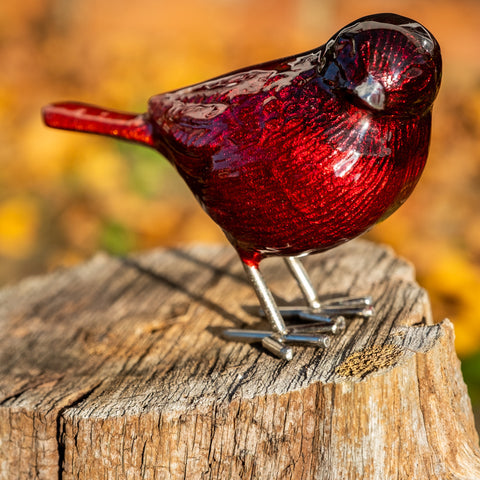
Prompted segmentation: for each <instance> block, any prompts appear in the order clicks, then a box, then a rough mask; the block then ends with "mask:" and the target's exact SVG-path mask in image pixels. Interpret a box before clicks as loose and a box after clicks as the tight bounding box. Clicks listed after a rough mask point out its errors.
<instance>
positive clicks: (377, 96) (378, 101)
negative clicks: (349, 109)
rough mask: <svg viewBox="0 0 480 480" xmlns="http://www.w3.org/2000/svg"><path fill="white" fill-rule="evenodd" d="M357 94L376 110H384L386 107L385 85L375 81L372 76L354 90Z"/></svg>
mask: <svg viewBox="0 0 480 480" xmlns="http://www.w3.org/2000/svg"><path fill="white" fill-rule="evenodd" d="M353 91H354V92H355V94H356V95H357V96H358V98H360V100H362V101H363V102H364V103H366V104H367V105H368V106H369V107H371V108H373V109H374V110H382V109H383V107H384V106H385V89H384V87H383V85H382V84H381V83H380V82H379V81H378V80H375V78H373V77H372V76H371V75H370V74H369V75H368V76H367V78H366V79H365V80H364V81H363V82H362V83H361V84H360V85H358V86H357V87H355V89H354V90H353Z"/></svg>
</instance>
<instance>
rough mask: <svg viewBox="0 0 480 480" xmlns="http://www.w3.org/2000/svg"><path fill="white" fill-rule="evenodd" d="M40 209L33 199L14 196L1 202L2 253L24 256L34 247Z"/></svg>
mask: <svg viewBox="0 0 480 480" xmlns="http://www.w3.org/2000/svg"><path fill="white" fill-rule="evenodd" d="M37 230H38V210H37V206H36V205H35V203H34V201H33V200H32V199H29V198H26V197H14V198H11V199H8V200H7V201H5V202H3V203H2V204H0V255H3V256H6V257H14V258H23V257H25V256H27V255H28V254H29V253H30V252H31V251H32V250H33V248H34V246H35V242H36V237H37Z"/></svg>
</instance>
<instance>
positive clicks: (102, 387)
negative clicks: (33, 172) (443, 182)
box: [0, 240, 480, 480]
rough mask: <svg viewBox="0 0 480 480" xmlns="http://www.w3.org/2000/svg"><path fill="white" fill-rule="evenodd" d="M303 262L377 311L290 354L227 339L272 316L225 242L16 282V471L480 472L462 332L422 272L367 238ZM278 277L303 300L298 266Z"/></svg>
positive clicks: (3, 376)
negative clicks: (419, 277) (369, 300)
mask: <svg viewBox="0 0 480 480" xmlns="http://www.w3.org/2000/svg"><path fill="white" fill-rule="evenodd" d="M305 263H306V265H307V268H308V270H309V272H310V273H311V276H312V278H313V280H314V282H315V283H316V285H317V286H318V290H319V292H320V294H321V295H328V294H332V293H348V294H351V295H364V294H371V295H373V297H374V301H375V306H376V311H377V313H376V315H375V317H373V318H371V319H368V320H365V319H359V318H358V319H353V320H350V321H348V326H347V331H346V333H345V334H344V335H341V336H334V337H332V345H331V346H330V347H329V348H328V349H327V350H318V349H314V348H304V347H298V348H296V349H295V352H294V358H293V360H292V361H290V362H285V361H282V360H279V359H277V358H275V357H273V356H272V355H270V354H269V353H268V352H266V351H264V350H263V349H262V348H261V346H260V345H256V344H255V345H246V344H240V343H234V342H226V341H225V340H223V339H222V338H221V335H220V333H221V329H222V328H229V327H236V328H238V327H243V326H247V327H250V328H255V327H256V326H257V325H258V326H260V323H261V320H260V319H259V318H257V317H256V316H255V315H254V314H252V312H253V311H254V310H255V308H254V307H256V305H257V303H256V298H255V296H254V294H253V290H252V289H251V288H250V286H249V285H248V284H247V283H246V280H245V278H244V276H243V271H242V267H241V264H240V261H239V260H238V258H237V256H236V254H235V253H234V251H233V250H232V249H231V248H230V247H227V246H218V247H217V246H194V247H191V248H182V249H167V250H155V251H152V252H148V253H146V254H142V255H138V256H132V257H128V258H125V259H122V258H115V257H110V256H107V255H103V254H101V255H98V256H96V257H95V258H94V259H92V260H91V261H89V262H88V263H86V264H83V265H81V266H79V267H77V268H73V269H68V270H63V271H58V272H55V273H52V274H50V275H47V276H43V277H38V278H30V279H26V280H24V281H23V282H21V283H20V284H18V285H16V286H12V287H7V288H4V289H3V290H1V291H0V478H1V479H13V478H15V479H17V478H20V479H32V478H39V479H58V478H62V479H85V480H96V479H140V478H141V479H177V478H182V479H183V478H187V479H229V478H232V479H275V480H277V479H382V480H383V479H409V480H411V479H422V480H425V479H476V478H480V451H479V447H478V437H477V433H476V431H475V427H474V420H473V415H472V409H471V405H470V401H469V398H468V395H467V389H466V386H465V384H464V382H463V379H462V376H461V373H460V365H459V361H458V359H457V357H456V354H455V351H454V347H453V328H452V324H451V323H450V322H449V321H448V320H445V321H443V322H441V323H437V324H435V323H434V322H433V321H432V316H431V313H430V306H429V301H428V297H427V295H426V293H425V292H424V291H423V290H422V289H421V288H420V287H419V286H418V285H417V284H416V283H415V280H414V271H413V268H412V267H411V265H409V264H408V263H406V262H405V261H404V260H401V259H399V258H397V257H395V256H394V254H393V253H392V252H391V251H390V250H389V249H387V248H384V247H380V246H377V245H374V244H372V243H369V242H366V241H360V240H357V241H354V242H351V243H349V244H347V245H345V246H344V247H340V248H337V249H334V250H332V251H330V252H327V253H325V254H322V255H316V256H312V257H310V258H307V259H306V262H305ZM262 269H263V272H264V275H265V277H266V279H267V282H268V283H269V285H270V287H271V288H272V291H273V292H274V294H275V295H276V296H277V299H278V302H279V303H280V304H289V303H294V302H295V303H298V301H299V299H300V293H299V291H298V290H297V288H296V286H295V284H294V281H293V280H292V279H291V278H290V276H289V274H288V272H287V270H286V267H285V266H284V264H283V262H281V261H280V260H279V259H270V260H266V261H265V262H263V263H262ZM252 309H253V310H252Z"/></svg>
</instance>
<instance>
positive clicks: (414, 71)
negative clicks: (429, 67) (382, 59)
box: [404, 67, 423, 80]
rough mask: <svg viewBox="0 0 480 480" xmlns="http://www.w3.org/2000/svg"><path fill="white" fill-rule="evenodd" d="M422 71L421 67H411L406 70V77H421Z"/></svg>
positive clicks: (408, 78)
mask: <svg viewBox="0 0 480 480" xmlns="http://www.w3.org/2000/svg"><path fill="white" fill-rule="evenodd" d="M422 73H423V71H422V69H421V68H418V67H411V68H409V69H408V70H407V71H406V72H405V74H404V78H406V79H407V80H410V79H412V78H416V77H419V76H420V75H421V74H422Z"/></svg>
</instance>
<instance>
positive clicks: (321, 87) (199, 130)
mask: <svg viewBox="0 0 480 480" xmlns="http://www.w3.org/2000/svg"><path fill="white" fill-rule="evenodd" d="M440 77H441V60H440V51H439V47H438V44H437V42H436V41H435V39H434V38H433V36H431V34H430V33H429V32H428V31H427V30H426V29H425V28H424V27H422V26H421V25H420V24H418V23H415V22H413V21H412V20H409V19H406V18H404V17H400V16H397V15H393V14H379V15H373V16H369V17H365V18H363V19H360V20H358V21H356V22H352V23H351V24H350V25H348V26H347V27H345V28H344V29H342V30H340V31H339V32H338V33H337V34H336V35H334V36H333V37H332V38H331V39H330V40H329V42H327V43H326V44H325V45H323V46H321V47H319V48H317V49H315V50H311V51H309V52H305V53H303V54H300V55H294V56H290V57H286V58H282V59H280V60H274V61H271V62H266V63H263V64H260V65H256V66H253V67H248V68H244V69H241V70H238V71H235V72H232V73H229V74H226V75H223V76H220V77H217V78H214V79H212V80H208V81H206V82H202V83H199V84H196V85H193V86H190V87H186V88H182V89H179V90H175V91H172V92H167V93H164V94H160V95H156V96H154V97H152V98H151V99H150V101H149V104H148V111H147V113H145V114H142V115H134V114H124V113H119V112H112V111H109V110H105V109H100V108H98V107H93V106H90V105H84V104H79V103H74V102H66V103H58V104H53V105H49V106H47V107H45V109H44V118H45V121H46V123H47V124H48V125H50V126H53V127H58V128H66V129H71V130H79V131H86V132H91V133H98V134H103V135H109V136H116V137H118V138H124V139H126V140H130V141H134V142H139V143H143V144H145V145H148V146H150V147H153V148H155V149H156V150H158V151H159V152H160V153H162V154H163V155H164V156H165V157H166V158H167V159H168V160H169V161H170V162H171V163H172V164H173V165H174V166H175V167H176V169H177V170H178V172H179V173H180V175H181V176H182V177H183V178H184V180H185V182H186V183H187V185H188V186H189V187H190V189H191V190H192V192H193V193H194V195H195V197H196V198H197V200H198V201H199V202H200V204H201V205H202V207H203V208H204V209H205V210H206V212H207V213H208V214H209V215H210V217H211V218H212V219H213V220H214V221H215V222H216V223H217V224H218V225H219V226H220V227H221V228H222V229H223V231H224V232H225V234H226V236H227V238H228V239H229V240H230V242H231V243H232V245H233V246H234V247H235V248H236V249H237V251H238V252H239V254H240V257H241V258H242V260H243V261H244V262H245V263H247V264H249V265H256V266H258V263H259V262H260V260H261V259H263V258H265V257H267V256H271V255H285V256H294V255H303V254H308V253H313V252H319V251H323V250H327V249H329V248H332V247H335V246H337V245H339V244H341V243H344V242H345V241H348V240H350V239H352V238H354V237H356V236H358V235H360V234H362V233H364V232H365V231H367V230H368V229H369V228H371V227H372V226H373V225H375V224H376V223H377V222H378V221H380V220H382V219H384V218H386V217H387V216H388V215H390V214H391V213H392V212H393V211H395V210H396V209H397V208H398V207H399V206H400V205H401V204H402V203H403V202H404V201H405V200H406V199H407V197H408V196H409V195H410V193H411V192H412V190H413V188H414V187H415V185H416V183H417V181H418V179H419V177H420V175H421V173H422V171H423V168H424V166H425V162H426V159H427V154H428V147H429V140H430V127H431V107H432V104H433V100H434V98H435V96H436V94H437V91H438V88H439V83H440Z"/></svg>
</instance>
